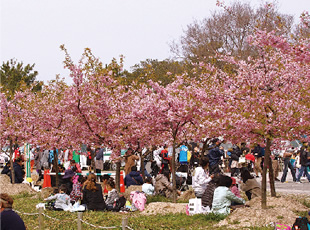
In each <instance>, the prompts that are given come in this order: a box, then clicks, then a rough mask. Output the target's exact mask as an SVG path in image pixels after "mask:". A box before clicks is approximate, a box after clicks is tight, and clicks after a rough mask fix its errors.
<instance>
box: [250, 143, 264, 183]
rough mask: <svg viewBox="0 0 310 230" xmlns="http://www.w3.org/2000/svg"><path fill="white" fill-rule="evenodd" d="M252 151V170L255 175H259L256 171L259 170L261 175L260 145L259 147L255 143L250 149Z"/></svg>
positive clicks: (261, 151)
mask: <svg viewBox="0 0 310 230" xmlns="http://www.w3.org/2000/svg"><path fill="white" fill-rule="evenodd" d="M252 153H253V155H254V156H255V162H254V172H255V174H256V177H259V176H258V172H260V174H261V175H262V173H263V171H262V168H261V163H262V157H263V150H262V147H260V145H259V144H255V145H254V149H253V150H252Z"/></svg>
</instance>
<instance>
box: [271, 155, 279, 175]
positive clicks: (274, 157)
mask: <svg viewBox="0 0 310 230" xmlns="http://www.w3.org/2000/svg"><path fill="white" fill-rule="evenodd" d="M271 160H272V169H273V177H274V180H275V181H280V180H279V179H278V175H279V161H278V156H277V155H275V154H273V155H271Z"/></svg>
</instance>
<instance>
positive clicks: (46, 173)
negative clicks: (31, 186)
mask: <svg viewBox="0 0 310 230" xmlns="http://www.w3.org/2000/svg"><path fill="white" fill-rule="evenodd" d="M49 173H50V170H48V169H44V177H43V186H42V187H43V188H46V187H52V183H51V176H50V175H49Z"/></svg>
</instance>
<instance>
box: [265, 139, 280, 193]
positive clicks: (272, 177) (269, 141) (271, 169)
mask: <svg viewBox="0 0 310 230" xmlns="http://www.w3.org/2000/svg"><path fill="white" fill-rule="evenodd" d="M270 146H271V140H270V139H269V138H267V144H266V150H265V157H266V156H268V167H269V183H270V192H271V197H276V196H277V194H276V188H275V185H274V172H273V168H272V161H271V158H270V156H271V150H270Z"/></svg>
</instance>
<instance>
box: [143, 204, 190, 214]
mask: <svg viewBox="0 0 310 230" xmlns="http://www.w3.org/2000/svg"><path fill="white" fill-rule="evenodd" d="M186 205H187V204H186V203H167V202H153V203H150V204H148V205H146V207H145V209H144V211H142V212H140V213H139V214H141V215H157V214H161V215H165V214H168V213H185V210H186Z"/></svg>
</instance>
